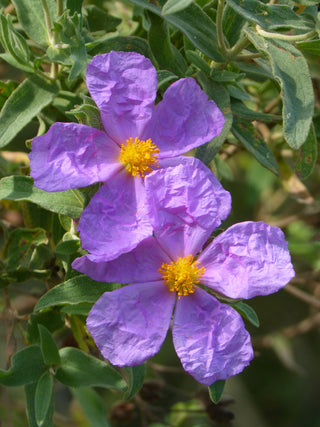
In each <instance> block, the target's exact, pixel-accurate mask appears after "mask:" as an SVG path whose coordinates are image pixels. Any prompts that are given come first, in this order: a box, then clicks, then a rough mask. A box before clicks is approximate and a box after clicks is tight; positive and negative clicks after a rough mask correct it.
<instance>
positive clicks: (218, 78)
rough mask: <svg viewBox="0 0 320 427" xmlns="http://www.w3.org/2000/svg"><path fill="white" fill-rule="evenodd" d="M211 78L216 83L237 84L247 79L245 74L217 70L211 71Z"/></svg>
mask: <svg viewBox="0 0 320 427" xmlns="http://www.w3.org/2000/svg"><path fill="white" fill-rule="evenodd" d="M210 77H211V78H212V80H214V81H215V82H235V81H236V80H241V79H243V77H245V74H244V73H233V72H232V71H227V70H221V71H218V70H215V69H214V68H212V69H211V73H210Z"/></svg>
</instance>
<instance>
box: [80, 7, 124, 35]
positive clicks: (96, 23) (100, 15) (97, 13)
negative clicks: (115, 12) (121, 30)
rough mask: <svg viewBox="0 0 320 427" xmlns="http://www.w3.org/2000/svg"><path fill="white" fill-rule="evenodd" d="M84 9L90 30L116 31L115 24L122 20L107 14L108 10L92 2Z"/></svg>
mask: <svg viewBox="0 0 320 427" xmlns="http://www.w3.org/2000/svg"><path fill="white" fill-rule="evenodd" d="M85 11H86V18H87V21H88V26H89V30H90V31H91V32H95V31H104V32H105V33H109V32H111V31H116V29H117V26H118V25H119V24H121V22H122V21H121V19H119V18H115V17H114V16H111V15H109V13H108V12H106V11H105V10H103V9H101V8H99V7H97V6H95V5H93V4H90V5H87V6H86V7H85Z"/></svg>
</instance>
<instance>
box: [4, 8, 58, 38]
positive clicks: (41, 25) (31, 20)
mask: <svg viewBox="0 0 320 427" xmlns="http://www.w3.org/2000/svg"><path fill="white" fill-rule="evenodd" d="M12 2H13V4H14V5H15V9H16V11H17V14H18V18H19V22H20V23H21V25H22V26H23V28H24V30H25V32H26V33H27V34H28V35H29V36H30V38H31V39H32V40H33V41H34V42H36V43H38V44H40V45H43V46H47V45H48V44H49V40H50V35H49V33H48V29H47V26H46V20H45V15H44V11H43V7H42V4H41V2H40V1H39V0H12ZM46 3H47V6H48V11H49V15H50V20H51V22H53V21H54V20H55V19H56V10H57V6H56V4H55V1H53V0H46Z"/></svg>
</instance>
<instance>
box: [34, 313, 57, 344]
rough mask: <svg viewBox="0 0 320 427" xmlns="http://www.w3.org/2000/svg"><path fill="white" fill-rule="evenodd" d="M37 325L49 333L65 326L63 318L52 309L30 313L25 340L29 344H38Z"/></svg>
mask: <svg viewBox="0 0 320 427" xmlns="http://www.w3.org/2000/svg"><path fill="white" fill-rule="evenodd" d="M39 325H44V326H45V327H46V328H47V329H48V331H50V332H54V331H57V330H58V329H61V328H63V326H64V325H65V323H64V316H62V315H61V313H60V312H59V311H58V310H53V309H49V310H46V311H42V312H41V313H32V314H31V316H30V319H29V321H28V325H27V339H28V342H29V343H31V344H36V343H40V335H39Z"/></svg>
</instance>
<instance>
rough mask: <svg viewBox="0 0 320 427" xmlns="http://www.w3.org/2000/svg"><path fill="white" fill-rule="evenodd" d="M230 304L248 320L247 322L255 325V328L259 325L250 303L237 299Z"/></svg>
mask: <svg viewBox="0 0 320 427" xmlns="http://www.w3.org/2000/svg"><path fill="white" fill-rule="evenodd" d="M230 305H231V307H233V308H234V309H235V310H237V312H238V313H239V314H241V316H243V317H244V318H245V319H247V320H249V322H250V323H252V324H253V325H254V326H256V327H257V328H258V327H259V326H260V322H259V319H258V316H257V313H256V312H255V311H254V309H253V308H252V307H250V305H248V304H246V303H244V302H243V301H238V302H235V303H232V304H230Z"/></svg>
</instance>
